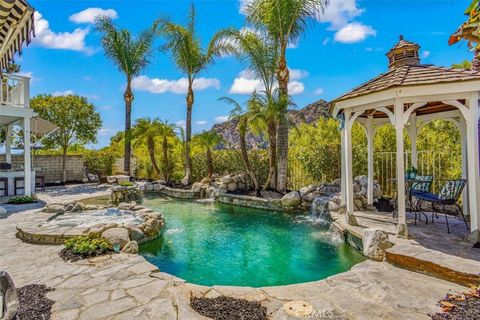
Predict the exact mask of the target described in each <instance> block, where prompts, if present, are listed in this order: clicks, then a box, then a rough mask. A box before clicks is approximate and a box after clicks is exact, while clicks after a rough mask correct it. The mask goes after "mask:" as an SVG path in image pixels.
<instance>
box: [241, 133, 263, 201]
mask: <svg viewBox="0 0 480 320" xmlns="http://www.w3.org/2000/svg"><path fill="white" fill-rule="evenodd" d="M239 135H240V151H241V153H242V158H243V163H244V164H245V169H246V170H247V174H248V176H249V177H250V180H251V181H252V184H253V188H254V189H255V191H257V195H258V193H259V192H258V191H259V190H260V187H259V185H258V180H257V177H256V176H255V173H254V171H253V169H252V164H251V163H250V159H249V158H248V152H247V141H246V140H247V139H246V132H245V131H244V130H239Z"/></svg>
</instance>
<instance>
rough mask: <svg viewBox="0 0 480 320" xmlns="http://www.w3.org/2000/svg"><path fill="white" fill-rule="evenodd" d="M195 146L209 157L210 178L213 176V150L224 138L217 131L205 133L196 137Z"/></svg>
mask: <svg viewBox="0 0 480 320" xmlns="http://www.w3.org/2000/svg"><path fill="white" fill-rule="evenodd" d="M193 140H194V144H195V145H196V146H198V148H200V149H202V150H204V151H205V156H206V157H207V170H208V178H211V177H212V175H213V171H214V170H213V157H212V150H213V149H215V148H216V147H217V146H218V145H219V144H220V143H221V142H222V141H223V139H222V137H221V136H220V135H219V134H218V133H217V132H215V131H213V130H211V131H203V132H202V133H199V134H197V135H196V136H195V137H194V139H193Z"/></svg>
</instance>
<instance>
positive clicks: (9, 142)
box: [5, 125, 12, 164]
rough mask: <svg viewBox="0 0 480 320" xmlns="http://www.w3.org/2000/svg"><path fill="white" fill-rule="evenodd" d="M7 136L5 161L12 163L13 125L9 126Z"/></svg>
mask: <svg viewBox="0 0 480 320" xmlns="http://www.w3.org/2000/svg"><path fill="white" fill-rule="evenodd" d="M5 138H6V140H5V162H6V163H10V164H12V125H8V126H7V134H6V136H5Z"/></svg>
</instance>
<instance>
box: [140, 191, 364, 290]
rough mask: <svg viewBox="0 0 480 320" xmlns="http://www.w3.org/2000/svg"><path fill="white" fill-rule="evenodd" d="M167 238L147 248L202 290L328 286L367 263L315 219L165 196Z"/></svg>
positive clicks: (159, 206)
mask: <svg viewBox="0 0 480 320" xmlns="http://www.w3.org/2000/svg"><path fill="white" fill-rule="evenodd" d="M143 204H144V205H145V206H147V207H150V208H152V209H153V210H156V211H159V212H162V213H163V214H164V216H165V220H166V229H165V232H164V236H163V237H161V238H159V239H157V240H155V241H153V242H150V243H147V244H144V245H142V246H141V248H140V253H141V254H142V255H143V256H144V257H145V258H146V259H147V260H148V261H150V262H151V263H153V264H154V265H156V266H157V267H158V268H159V269H160V271H163V272H168V273H170V274H173V275H176V276H178V277H180V278H182V279H185V280H187V281H188V282H191V283H196V284H201V285H234V286H252V287H263V286H275V285H285V284H292V283H301V282H307V281H314V280H320V279H324V278H326V277H328V276H330V275H333V274H336V273H340V272H343V271H346V270H349V269H350V268H351V267H352V266H353V265H354V264H356V263H358V262H361V261H363V260H364V259H363V257H362V256H361V255H360V254H359V253H358V252H356V251H355V250H354V249H353V248H351V247H350V246H348V245H346V244H344V243H343V242H342V241H341V240H340V239H336V238H335V237H334V235H333V234H331V233H330V232H329V231H328V226H327V225H325V224H324V223H320V222H319V221H316V220H315V219H312V218H311V217H310V216H308V215H298V214H285V213H278V212H270V211H263V210H255V209H250V208H242V207H237V206H229V205H218V204H208V205H206V204H199V203H195V202H190V201H179V200H172V199H168V198H161V197H147V198H146V199H145V201H144V203H143Z"/></svg>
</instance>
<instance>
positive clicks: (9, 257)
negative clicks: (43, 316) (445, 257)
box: [0, 192, 465, 320]
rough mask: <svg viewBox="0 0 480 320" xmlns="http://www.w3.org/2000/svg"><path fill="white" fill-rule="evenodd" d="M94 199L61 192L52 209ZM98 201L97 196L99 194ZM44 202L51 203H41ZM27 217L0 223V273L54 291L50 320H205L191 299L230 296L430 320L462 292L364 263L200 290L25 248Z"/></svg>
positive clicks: (332, 312)
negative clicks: (274, 281) (20, 228)
mask: <svg viewBox="0 0 480 320" xmlns="http://www.w3.org/2000/svg"><path fill="white" fill-rule="evenodd" d="M85 194H87V196H92V195H94V194H95V192H87V193H82V192H77V193H69V192H65V193H64V194H62V195H56V196H55V197H54V199H55V201H67V200H73V199H81V198H85ZM99 194H100V193H99ZM40 196H41V198H42V199H47V198H48V197H51V196H49V195H43V194H42V195H40ZM36 212H37V210H36V209H30V210H27V211H23V212H17V213H14V214H10V215H7V216H6V217H3V218H0V234H1V243H0V269H5V270H7V271H8V272H9V273H10V274H11V275H12V277H13V280H14V281H15V283H16V285H17V286H23V285H26V284H29V283H43V284H46V285H48V286H50V287H53V288H55V291H53V292H50V293H49V294H48V297H49V298H51V299H52V300H54V301H55V304H54V306H53V315H52V319H65V320H68V319H88V320H90V319H135V320H136V319H140V320H141V319H181V320H183V319H185V320H190V319H192V320H196V319H206V318H204V317H202V316H200V315H198V314H196V313H195V312H194V311H193V310H192V309H190V308H189V306H188V302H189V298H190V296H192V295H194V296H207V297H215V296H217V295H221V294H223V295H228V296H234V297H239V298H246V299H251V300H258V301H261V302H262V303H263V304H264V305H265V306H267V309H268V312H269V315H270V318H271V319H275V320H286V319H294V318H292V317H288V316H287V314H286V313H285V312H284V311H283V310H282V306H283V304H284V303H285V302H288V301H291V300H305V301H307V302H309V303H310V304H312V305H313V307H314V309H315V314H316V317H311V318H310V319H428V318H429V317H428V316H427V313H431V312H436V311H438V310H439V308H438V307H437V306H436V303H437V301H438V300H439V299H441V298H442V297H443V296H444V295H445V293H447V292H449V291H450V290H453V291H462V290H465V288H464V287H462V286H460V285H456V284H454V283H451V282H447V281H444V280H440V279H437V278H433V277H429V276H426V275H422V274H419V273H415V272H411V271H407V270H404V269H400V268H397V267H394V266H392V265H390V264H388V263H386V262H373V261H365V262H362V263H360V264H357V265H356V266H355V267H353V268H352V270H350V271H348V272H344V273H341V274H337V275H335V276H332V277H329V278H327V279H325V280H321V281H316V282H311V283H304V284H297V285H289V286H278V287H268V288H248V287H224V286H213V287H205V286H198V285H194V284H189V283H186V282H184V281H183V280H181V279H179V278H176V277H174V276H172V275H169V274H166V273H162V272H160V271H159V270H158V269H157V268H156V267H155V266H153V265H151V264H150V263H148V262H147V261H146V260H145V259H143V257H141V256H136V255H126V254H113V255H107V256H103V257H97V258H94V259H90V260H85V261H79V262H76V263H70V262H69V263H66V262H64V261H63V260H62V259H61V258H60V257H59V255H58V252H59V251H60V249H61V247H60V246H49V245H32V244H27V243H24V242H22V241H20V240H19V239H17V238H16V237H15V226H16V225H17V224H19V223H22V222H25V221H27V220H32V219H33V220H34V219H37V218H38V216H37V213H36Z"/></svg>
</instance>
